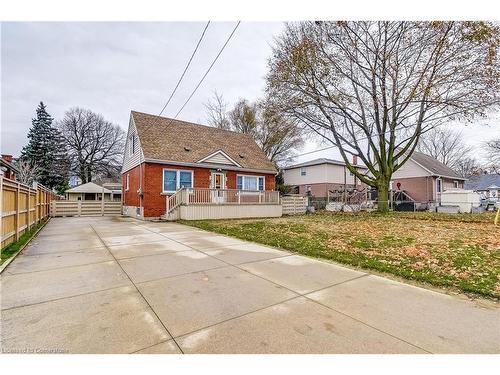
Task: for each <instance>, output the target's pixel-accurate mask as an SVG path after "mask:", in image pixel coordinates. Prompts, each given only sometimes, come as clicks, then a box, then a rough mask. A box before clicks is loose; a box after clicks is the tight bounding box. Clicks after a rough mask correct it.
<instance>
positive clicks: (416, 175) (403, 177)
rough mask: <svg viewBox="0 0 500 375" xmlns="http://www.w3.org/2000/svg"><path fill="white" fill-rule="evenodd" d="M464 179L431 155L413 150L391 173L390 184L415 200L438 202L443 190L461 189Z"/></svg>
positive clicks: (395, 189) (396, 190) (394, 189)
mask: <svg viewBox="0 0 500 375" xmlns="http://www.w3.org/2000/svg"><path fill="white" fill-rule="evenodd" d="M466 180H467V179H466V178H463V177H461V176H460V175H459V174H458V173H456V172H455V171H454V170H453V169H451V168H450V167H448V166H446V165H445V164H443V163H441V162H439V161H438V160H436V159H435V158H433V157H432V156H429V155H426V154H423V153H421V152H417V151H415V152H414V153H413V154H412V156H411V157H410V159H408V161H407V162H406V163H405V164H404V165H403V166H402V167H401V168H400V169H398V170H397V171H396V172H395V173H394V174H393V175H392V180H391V185H392V190H393V191H395V192H404V193H405V195H406V196H407V197H408V198H410V199H412V200H414V201H415V202H422V203H439V202H440V198H441V193H442V192H443V191H446V190H449V189H463V187H464V182H465V181H466Z"/></svg>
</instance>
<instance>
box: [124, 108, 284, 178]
mask: <svg viewBox="0 0 500 375" xmlns="http://www.w3.org/2000/svg"><path fill="white" fill-rule="evenodd" d="M132 118H133V120H134V123H135V126H136V128H137V134H138V136H139V141H140V144H141V147H142V150H143V153H144V158H145V159H155V160H162V161H178V162H183V163H196V162H198V161H199V160H201V159H203V158H205V157H207V156H208V155H210V154H213V153H215V152H217V151H220V150H221V151H223V152H224V153H225V154H227V155H228V156H229V157H230V158H231V159H233V160H234V161H235V162H237V163H238V164H239V165H241V167H242V168H244V169H255V170H265V171H269V172H273V173H274V172H276V169H275V167H274V165H273V163H271V162H270V161H269V160H268V159H267V157H266V155H265V154H264V152H263V151H262V149H261V148H260V147H259V146H258V145H257V143H255V141H254V139H253V138H252V136H250V135H249V134H242V133H237V132H233V131H229V130H223V129H218V128H214V127H210V126H206V125H200V124H194V123H191V122H186V121H180V120H174V119H169V118H167V117H160V116H154V115H150V114H147V113H142V112H137V111H132ZM187 150H189V151H187Z"/></svg>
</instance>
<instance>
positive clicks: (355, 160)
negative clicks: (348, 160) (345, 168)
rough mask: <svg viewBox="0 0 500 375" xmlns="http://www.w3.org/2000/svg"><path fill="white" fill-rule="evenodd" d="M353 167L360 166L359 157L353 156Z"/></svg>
mask: <svg viewBox="0 0 500 375" xmlns="http://www.w3.org/2000/svg"><path fill="white" fill-rule="evenodd" d="M352 165H358V155H353V156H352Z"/></svg>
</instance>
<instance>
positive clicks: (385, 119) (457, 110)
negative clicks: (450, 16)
mask: <svg viewBox="0 0 500 375" xmlns="http://www.w3.org/2000/svg"><path fill="white" fill-rule="evenodd" d="M498 41H499V29H498V28H497V27H496V26H495V25H494V24H492V23H488V22H301V23H295V24H288V25H287V27H286V29H285V31H284V33H283V35H282V36H281V37H280V38H279V39H278V40H277V41H276V45H275V47H274V49H273V56H272V58H271V60H270V62H269V68H270V72H269V74H268V94H269V96H270V97H271V98H272V99H273V100H274V101H275V102H276V105H278V106H279V107H280V108H281V109H282V111H284V112H285V113H286V114H287V115H288V116H290V117H292V118H294V119H296V120H297V121H300V122H301V123H303V124H305V125H306V126H308V127H309V128H311V129H312V130H313V131H315V132H316V133H317V134H318V135H319V136H320V137H323V138H324V139H325V140H327V141H328V142H331V143H332V144H333V145H335V146H336V147H337V148H338V149H339V151H340V154H341V155H342V158H343V160H344V162H345V163H346V165H347V168H348V169H349V170H350V171H351V172H352V173H353V174H354V175H356V176H357V177H358V178H359V179H360V180H361V181H362V182H364V183H366V184H368V185H370V186H373V187H376V188H377V190H378V192H379V194H378V209H379V211H382V212H385V211H387V210H388V208H389V207H388V190H389V182H390V180H391V177H392V174H393V173H394V172H395V171H397V170H398V169H399V168H401V166H403V165H404V164H405V163H406V161H407V160H408V159H409V158H410V156H411V154H412V153H413V151H414V150H415V148H416V146H417V144H418V141H419V138H420V136H421V135H422V134H423V133H425V132H427V131H429V130H430V129H432V128H434V127H436V126H438V125H441V124H443V123H445V122H448V121H450V120H463V119H471V118H473V117H474V116H483V115H486V113H487V110H488V109H489V108H491V107H493V106H495V107H498V104H499V98H498V92H499V88H500V83H499V64H498V61H497V59H496V51H497V47H498ZM351 155H356V156H357V157H358V158H359V159H360V160H361V161H362V162H363V163H364V164H365V165H366V166H367V168H368V173H367V174H364V173H363V172H362V171H360V170H359V169H357V168H355V167H354V166H353V165H352V163H351V160H352V158H351Z"/></svg>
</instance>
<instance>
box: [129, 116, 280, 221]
mask: <svg viewBox="0 0 500 375" xmlns="http://www.w3.org/2000/svg"><path fill="white" fill-rule="evenodd" d="M276 173H277V171H276V168H275V167H274V165H273V163H271V162H270V161H269V160H268V159H267V157H266V155H265V154H264V152H263V151H262V150H261V148H260V147H259V146H258V145H257V144H256V143H255V141H254V139H253V138H252V137H251V136H250V135H248V134H241V133H237V132H233V131H228V130H223V129H218V128H214V127H209V126H205V125H200V124H194V123H190V122H186V121H181V120H175V119H169V118H166V117H160V116H154V115H150V114H147V113H141V112H136V111H132V112H131V115H130V122H129V128H128V133H127V140H126V145H125V156H124V160H123V168H122V187H123V213H124V214H125V215H129V216H133V217H138V218H142V219H153V218H160V217H163V218H167V219H176V218H184V219H196V218H215V217H259V216H281V206H280V205H279V193H278V192H277V191H274V190H275V176H276Z"/></svg>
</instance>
